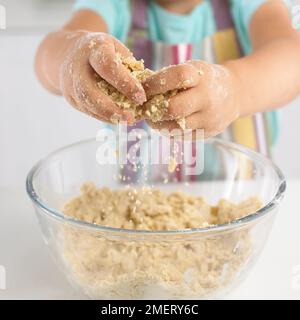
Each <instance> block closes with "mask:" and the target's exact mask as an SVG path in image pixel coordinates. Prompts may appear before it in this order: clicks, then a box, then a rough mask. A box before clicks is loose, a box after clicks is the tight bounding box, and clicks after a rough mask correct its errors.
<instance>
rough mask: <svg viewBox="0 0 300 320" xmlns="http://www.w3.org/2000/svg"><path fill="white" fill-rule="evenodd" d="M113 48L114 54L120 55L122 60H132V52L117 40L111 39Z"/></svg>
mask: <svg viewBox="0 0 300 320" xmlns="http://www.w3.org/2000/svg"><path fill="white" fill-rule="evenodd" d="M112 39H113V43H114V46H115V52H118V53H120V55H121V56H122V57H123V58H132V57H133V55H132V52H131V51H130V50H129V49H128V48H127V47H126V46H125V45H124V44H123V43H122V42H121V41H119V40H118V39H116V38H115V37H112Z"/></svg>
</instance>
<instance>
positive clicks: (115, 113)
mask: <svg viewBox="0 0 300 320" xmlns="http://www.w3.org/2000/svg"><path fill="white" fill-rule="evenodd" d="M73 86H74V92H75V100H76V102H77V104H79V107H81V108H83V109H84V111H85V112H87V113H90V114H93V115H97V116H99V117H100V118H101V119H102V120H105V121H108V122H114V121H115V120H116V119H119V120H123V121H127V122H129V123H132V122H134V116H133V114H132V113H131V112H128V111H124V110H122V109H120V108H119V107H118V106H117V105H116V104H115V102H114V101H113V100H112V99H111V98H110V97H109V96H107V95H106V94H104V93H103V92H102V91H101V89H100V88H99V87H98V85H97V82H96V81H95V77H94V71H93V69H92V68H91V66H90V65H89V64H87V65H86V66H83V67H81V70H80V74H79V76H76V77H74V83H73Z"/></svg>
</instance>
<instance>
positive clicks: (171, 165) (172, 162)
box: [168, 157, 178, 173]
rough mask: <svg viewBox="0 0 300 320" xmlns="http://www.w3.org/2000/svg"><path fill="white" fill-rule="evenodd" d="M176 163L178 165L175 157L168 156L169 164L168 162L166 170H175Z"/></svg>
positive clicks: (170, 171)
mask: <svg viewBox="0 0 300 320" xmlns="http://www.w3.org/2000/svg"><path fill="white" fill-rule="evenodd" d="M177 165H178V163H177V161H176V159H175V158H173V157H170V159H169V164H168V172H169V173H173V172H174V171H175V169H176V167H177Z"/></svg>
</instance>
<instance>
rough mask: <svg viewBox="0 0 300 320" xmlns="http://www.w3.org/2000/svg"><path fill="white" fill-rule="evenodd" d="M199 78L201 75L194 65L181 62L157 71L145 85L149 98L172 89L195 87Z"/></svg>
mask: <svg viewBox="0 0 300 320" xmlns="http://www.w3.org/2000/svg"><path fill="white" fill-rule="evenodd" d="M199 80H200V75H199V73H198V72H197V70H196V68H195V67H194V66H192V65H189V64H180V65H176V66H175V65H174V66H170V67H167V68H164V69H162V70H160V71H158V72H156V73H155V74H153V75H152V76H150V77H148V78H147V79H146V80H145V81H144V82H143V87H144V89H145V91H146V94H147V97H148V98H149V97H152V96H155V95H157V94H161V93H166V92H167V91H170V90H176V89H187V88H192V87H195V86H196V85H197V84H198V82H199Z"/></svg>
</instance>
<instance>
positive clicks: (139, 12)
mask: <svg viewBox="0 0 300 320" xmlns="http://www.w3.org/2000/svg"><path fill="white" fill-rule="evenodd" d="M131 5H132V10H131V12H132V24H131V29H133V30H141V29H146V25H147V7H148V0H131Z"/></svg>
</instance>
